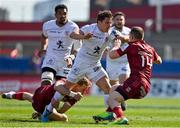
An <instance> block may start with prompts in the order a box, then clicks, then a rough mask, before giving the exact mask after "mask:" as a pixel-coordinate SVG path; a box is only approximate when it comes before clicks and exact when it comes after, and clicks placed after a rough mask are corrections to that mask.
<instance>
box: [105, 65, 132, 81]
mask: <svg viewBox="0 0 180 128" xmlns="http://www.w3.org/2000/svg"><path fill="white" fill-rule="evenodd" d="M106 71H107V74H108V76H109V79H110V80H119V76H120V75H122V74H128V75H129V74H130V67H129V64H128V63H122V64H118V63H115V62H114V63H113V62H112V63H110V62H108V64H107V65H106Z"/></svg>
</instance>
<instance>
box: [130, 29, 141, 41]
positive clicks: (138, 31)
mask: <svg viewBox="0 0 180 128" xmlns="http://www.w3.org/2000/svg"><path fill="white" fill-rule="evenodd" d="M130 34H131V35H132V36H134V37H135V38H136V39H140V40H142V39H143V38H144V30H143V28H141V27H139V26H135V27H133V28H132V29H131V31H130Z"/></svg>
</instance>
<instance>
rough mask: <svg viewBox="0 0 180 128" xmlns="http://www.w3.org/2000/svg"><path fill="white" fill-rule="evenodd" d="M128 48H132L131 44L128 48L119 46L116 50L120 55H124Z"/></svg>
mask: <svg viewBox="0 0 180 128" xmlns="http://www.w3.org/2000/svg"><path fill="white" fill-rule="evenodd" d="M128 49H130V45H129V46H128V47H127V48H119V49H117V50H116V52H117V53H118V54H119V56H122V55H124V54H126V53H127V51H128Z"/></svg>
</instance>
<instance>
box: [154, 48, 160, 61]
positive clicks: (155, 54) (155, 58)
mask: <svg viewBox="0 0 180 128" xmlns="http://www.w3.org/2000/svg"><path fill="white" fill-rule="evenodd" d="M153 54H154V61H157V60H158V58H159V55H158V54H157V52H156V51H155V49H153Z"/></svg>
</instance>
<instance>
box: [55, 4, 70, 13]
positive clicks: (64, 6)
mask: <svg viewBox="0 0 180 128" xmlns="http://www.w3.org/2000/svg"><path fill="white" fill-rule="evenodd" d="M58 9H66V10H67V11H68V8H67V6H66V5H64V4H59V5H57V6H56V7H55V10H54V11H55V13H57V11H58Z"/></svg>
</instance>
